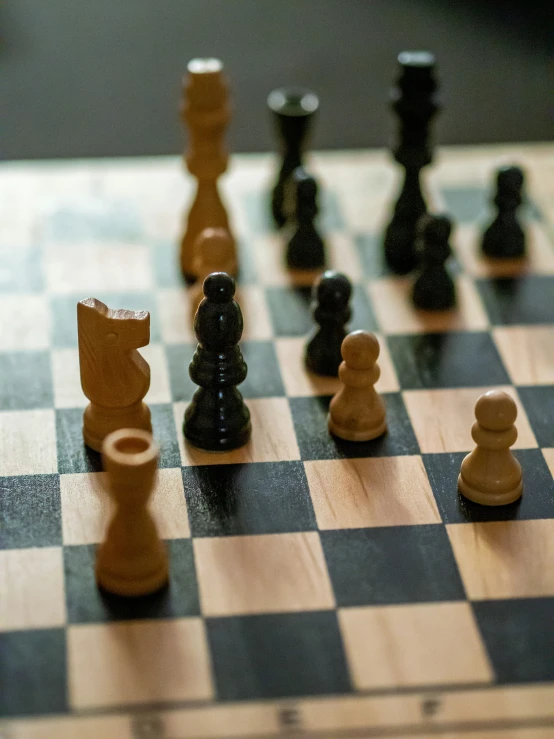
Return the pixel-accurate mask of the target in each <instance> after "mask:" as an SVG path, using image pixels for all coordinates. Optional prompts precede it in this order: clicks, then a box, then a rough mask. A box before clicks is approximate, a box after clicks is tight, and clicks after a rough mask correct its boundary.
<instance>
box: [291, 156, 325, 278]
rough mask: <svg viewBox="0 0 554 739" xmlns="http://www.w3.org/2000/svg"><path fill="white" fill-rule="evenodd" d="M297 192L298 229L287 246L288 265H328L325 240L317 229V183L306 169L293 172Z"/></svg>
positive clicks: (315, 266) (298, 266)
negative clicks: (315, 222) (315, 220)
mask: <svg viewBox="0 0 554 739" xmlns="http://www.w3.org/2000/svg"><path fill="white" fill-rule="evenodd" d="M291 184H292V185H294V191H295V193H296V213H295V230H294V233H293V235H292V237H291V239H290V241H289V243H288V245H287V264H288V266H289V267H291V268H293V269H317V267H323V266H324V264H325V247H324V245H323V239H322V238H321V236H320V235H319V234H318V232H317V231H316V228H315V225H314V218H315V217H316V215H317V212H318V207H317V182H316V181H315V179H314V178H313V177H311V176H310V175H309V174H307V172H306V171H305V170H304V169H303V167H297V168H296V169H295V170H294V172H293V173H292V183H291Z"/></svg>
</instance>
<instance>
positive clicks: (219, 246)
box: [190, 228, 237, 318]
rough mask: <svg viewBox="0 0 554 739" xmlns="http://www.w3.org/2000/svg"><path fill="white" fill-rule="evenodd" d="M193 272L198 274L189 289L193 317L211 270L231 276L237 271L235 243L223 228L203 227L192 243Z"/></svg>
mask: <svg viewBox="0 0 554 739" xmlns="http://www.w3.org/2000/svg"><path fill="white" fill-rule="evenodd" d="M193 264H194V273H195V274H196V275H197V276H198V279H197V280H196V282H195V284H194V285H193V286H192V287H191V289H190V307H191V314H192V317H193V318H194V315H195V313H196V311H197V310H198V306H199V305H200V303H201V301H202V300H203V299H204V289H203V286H204V280H205V279H206V277H207V276H208V275H211V274H212V273H213V272H226V273H227V274H228V275H231V277H234V276H235V275H236V273H237V255H236V251H235V243H234V241H233V239H232V238H231V236H230V235H229V232H228V231H227V230H226V229H224V228H205V229H204V230H203V231H201V232H200V233H199V234H198V237H197V239H196V242H195V244H194V263H193Z"/></svg>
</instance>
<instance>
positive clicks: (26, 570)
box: [0, 547, 66, 632]
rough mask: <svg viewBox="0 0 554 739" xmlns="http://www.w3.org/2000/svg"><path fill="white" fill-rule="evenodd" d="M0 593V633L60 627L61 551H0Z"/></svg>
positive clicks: (63, 614) (62, 603)
mask: <svg viewBox="0 0 554 739" xmlns="http://www.w3.org/2000/svg"><path fill="white" fill-rule="evenodd" d="M0 593H1V594H2V595H1V596H0V632H1V631H12V630H15V629H43V628H49V627H54V626H63V624H64V623H65V620H66V611H65V593H64V575H63V557H62V550H61V548H60V547H42V548H39V549H6V550H4V551H0Z"/></svg>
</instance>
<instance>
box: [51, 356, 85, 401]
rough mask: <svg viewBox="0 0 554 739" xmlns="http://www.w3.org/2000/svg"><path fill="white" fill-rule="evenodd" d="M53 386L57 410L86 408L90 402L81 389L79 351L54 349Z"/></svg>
mask: <svg viewBox="0 0 554 739" xmlns="http://www.w3.org/2000/svg"><path fill="white" fill-rule="evenodd" d="M51 357H52V384H53V386H54V405H55V406H56V408H84V407H85V406H86V405H87V404H88V400H87V398H86V397H85V394H84V393H83V390H82V388H81V375H80V370H79V350H78V349H54V350H53V351H52V352H51Z"/></svg>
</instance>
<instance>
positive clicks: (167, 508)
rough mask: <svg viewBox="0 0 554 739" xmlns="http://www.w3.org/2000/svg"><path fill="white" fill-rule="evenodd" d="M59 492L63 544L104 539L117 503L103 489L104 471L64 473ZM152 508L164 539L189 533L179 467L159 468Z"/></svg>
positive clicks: (175, 537) (95, 542) (184, 535)
mask: <svg viewBox="0 0 554 739" xmlns="http://www.w3.org/2000/svg"><path fill="white" fill-rule="evenodd" d="M60 493H61V505H62V531H63V541H64V544H97V543H98V542H100V541H102V539H103V538H104V536H105V533H106V527H107V525H108V522H109V521H110V519H111V516H112V515H113V512H114V504H113V503H112V501H111V498H110V497H109V496H108V494H107V492H106V491H105V488H104V473H103V472H89V473H85V474H74V475H61V477H60ZM150 509H151V511H152V514H153V516H154V519H155V521H156V525H157V527H158V533H159V535H160V537H161V538H162V539H182V538H183V539H184V538H187V537H189V536H190V529H189V521H188V514H187V503H186V498H185V493H184V490H183V479H182V476H181V470H180V469H160V470H158V475H157V478H156V485H155V487H154V492H153V493H152V498H151V503H150Z"/></svg>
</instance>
